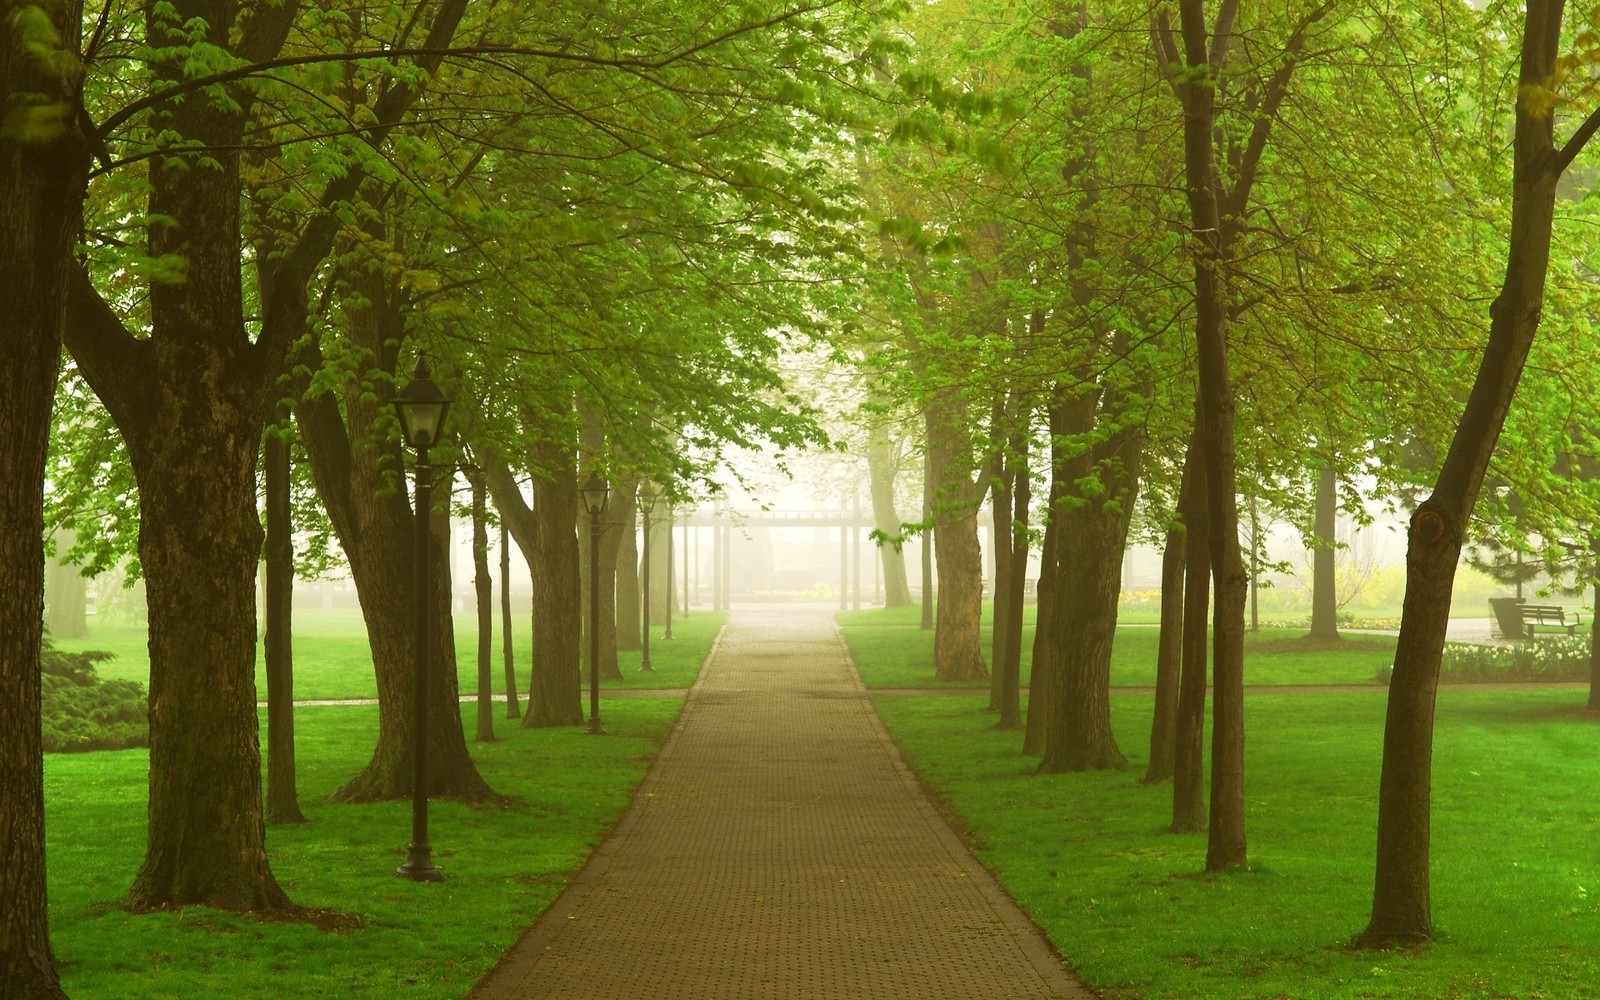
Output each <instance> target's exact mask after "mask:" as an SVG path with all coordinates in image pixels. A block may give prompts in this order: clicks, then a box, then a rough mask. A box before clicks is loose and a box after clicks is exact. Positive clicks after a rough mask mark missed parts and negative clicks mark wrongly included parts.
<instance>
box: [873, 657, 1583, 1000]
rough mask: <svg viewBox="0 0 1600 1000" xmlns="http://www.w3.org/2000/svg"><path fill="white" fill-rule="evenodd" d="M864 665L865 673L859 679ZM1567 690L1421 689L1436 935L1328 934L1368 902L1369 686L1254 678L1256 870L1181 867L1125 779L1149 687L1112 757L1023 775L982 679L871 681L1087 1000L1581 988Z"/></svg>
mask: <svg viewBox="0 0 1600 1000" xmlns="http://www.w3.org/2000/svg"><path fill="white" fill-rule="evenodd" d="M870 670H871V667H870V665H868V666H867V671H868V672H870ZM1581 697H1582V696H1581V694H1575V693H1574V692H1572V691H1569V690H1527V691H1512V692H1507V691H1492V692H1486V691H1450V692H1446V693H1443V694H1441V696H1440V704H1439V717H1438V718H1439V724H1438V740H1437V746H1436V752H1435V779H1434V821H1433V828H1434V838H1433V839H1434V845H1433V848H1434V849H1433V900H1434V916H1435V921H1436V925H1437V927H1438V929H1439V931H1440V933H1441V937H1440V939H1439V940H1438V941H1436V942H1434V943H1432V944H1429V945H1427V946H1424V947H1421V948H1417V949H1413V950H1408V951H1396V952H1364V951H1354V950H1350V949H1349V948H1348V947H1347V942H1348V941H1349V940H1350V939H1351V938H1352V937H1353V936H1354V935H1355V934H1356V933H1358V932H1359V931H1360V929H1361V928H1362V927H1363V926H1364V925H1365V922H1366V917H1367V915H1368V911H1369V909H1370V905H1371V885H1372V864H1373V861H1372V854H1373V843H1374V836H1375V834H1374V831H1375V825H1376V790H1377V777H1378V764H1379V755H1380V750H1381V744H1382V730H1383V712H1384V699H1383V698H1380V697H1374V696H1372V695H1369V694H1364V693H1357V694H1338V695H1319V696H1304V695H1300V696H1295V695H1287V694H1285V695H1257V696H1253V697H1251V698H1250V699H1249V700H1248V703H1247V708H1246V719H1247V727H1248V733H1249V742H1248V744H1247V774H1246V781H1247V790H1248V791H1247V794H1248V800H1247V808H1248V810H1249V813H1248V822H1249V834H1250V837H1251V859H1252V870H1250V871H1247V872H1239V873H1235V874H1229V875H1216V876H1208V875H1203V874H1201V869H1202V868H1203V867H1204V853H1205V837H1204V835H1203V834H1202V835H1189V836H1175V835H1172V834H1170V833H1167V832H1166V829H1165V828H1166V824H1167V822H1168V819H1169V818H1170V802H1171V786H1170V784H1161V785H1155V786H1146V785H1142V784H1140V781H1139V779H1140V777H1141V776H1142V773H1143V763H1144V761H1143V756H1144V755H1143V749H1144V747H1145V746H1146V744H1147V741H1148V726H1149V717H1150V708H1151V698H1150V697H1149V696H1148V695H1132V694H1123V695H1115V696H1113V699H1112V701H1113V721H1114V726H1115V730H1116V733H1117V737H1118V740H1119V743H1120V744H1121V746H1122V749H1123V751H1124V752H1125V753H1127V754H1128V756H1129V757H1130V759H1131V762H1130V766H1129V767H1128V768H1126V769H1124V770H1120V771H1111V772H1090V773H1083V774H1061V775H1035V774H1034V773H1033V770H1034V763H1035V761H1034V759H1033V758H1029V757H1024V756H1022V755H1021V754H1020V752H1019V747H1020V734H1018V733H1015V732H996V731H995V730H993V728H992V726H993V716H992V715H990V714H989V713H987V712H985V711H984V705H985V701H984V698H983V697H982V696H981V695H974V696H971V697H959V696H944V697H927V696H924V697H908V698H878V699H875V704H876V707H877V710H878V712H879V714H880V717H881V718H882V719H883V720H884V723H885V725H886V726H887V727H888V729H889V732H890V733H891V735H892V736H893V738H894V739H895V741H896V743H897V744H898V745H899V746H900V747H901V749H902V752H903V753H904V754H905V756H906V758H907V761H908V762H909V763H910V765H911V766H912V768H913V769H914V770H915V771H916V772H917V773H918V775H919V776H920V777H921V778H922V780H923V781H924V782H926V783H927V784H928V785H929V786H930V787H931V788H932V789H933V790H934V792H935V794H936V796H937V797H938V798H939V799H940V800H941V801H942V803H943V805H944V806H945V808H946V809H947V810H949V811H950V812H952V813H953V814H954V815H953V816H952V820H953V821H954V822H955V823H956V825H957V826H958V828H961V829H964V830H965V833H966V836H967V838H968V840H969V842H970V843H971V844H972V845H973V846H974V849H975V851H976V853H977V855H978V857H979V858H980V860H982V861H983V863H984V864H985V865H987V866H988V867H989V868H990V869H991V870H992V871H993V872H994V873H995V874H996V876H997V877H998V878H999V879H1000V881H1001V883H1002V884H1003V885H1004V886H1005V887H1006V890H1007V891H1008V892H1010V893H1011V895H1012V896H1013V898H1015V899H1016V900H1017V902H1018V903H1019V904H1020V905H1021V906H1022V907H1023V908H1024V910H1026V911H1027V912H1028V913H1029V915H1030V916H1031V917H1032V918H1033V919H1034V920H1035V921H1036V922H1037V923H1038V924H1039V925H1040V926H1041V927H1042V928H1043V929H1044V930H1045V932H1046V933H1047V934H1048V936H1049V937H1050V939H1051V940H1052V942H1053V943H1054V944H1055V945H1056V947H1057V948H1058V949H1059V950H1060V952H1061V954H1062V955H1063V956H1064V958H1065V960H1066V961H1067V963H1068V964H1069V965H1070V966H1071V967H1072V968H1073V969H1074V970H1075V971H1076V972H1077V973H1078V974H1079V975H1080V976H1082V977H1083V979H1084V981H1085V982H1086V983H1087V984H1088V985H1089V986H1090V987H1091V988H1094V989H1096V990H1098V991H1100V992H1101V993H1102V995H1103V996H1104V997H1106V998H1107V1000H1123V998H1138V1000H1168V998H1171V1000H1177V998H1186V1000H1187V998H1197V997H1204V998H1207V1000H1266V998H1294V1000H1335V998H1337V1000H1343V998H1415V1000H1424V998H1426V1000H1446V998H1491V997H1493V998H1507V997H1516V998H1521V1000H1539V998H1549V1000H1556V998H1560V1000H1578V998H1593V997H1600V949H1597V948H1596V944H1597V943H1600V891H1597V890H1600V850H1597V848H1596V847H1595V839H1594V825H1593V817H1594V815H1595V809H1594V804H1593V801H1594V789H1595V788H1596V787H1600V753H1597V744H1600V716H1597V715H1596V714H1595V713H1587V712H1584V711H1582V708H1581V705H1582V701H1581Z"/></svg>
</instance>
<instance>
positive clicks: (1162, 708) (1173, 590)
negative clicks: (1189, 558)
mask: <svg viewBox="0 0 1600 1000" xmlns="http://www.w3.org/2000/svg"><path fill="white" fill-rule="evenodd" d="M1179 493H1180V494H1181V493H1182V487H1181V486H1180V487H1179ZM1185 542H1186V533H1185V531H1184V530H1183V526H1182V525H1181V524H1174V525H1172V526H1171V527H1169V528H1168V529H1167V539H1166V544H1165V545H1164V546H1163V547H1162V550H1161V635H1160V638H1158V639H1157V640H1156V695H1155V706H1154V709H1153V711H1152V712H1151V718H1150V763H1149V764H1148V765H1147V766H1146V767H1145V772H1144V780H1145V783H1146V784H1155V783H1157V782H1161V781H1166V780H1167V779H1168V778H1170V777H1172V770H1173V766H1174V765H1173V748H1174V740H1175V738H1176V735H1177V720H1178V677H1179V675H1180V672H1181V665H1182V663H1183V571H1184V559H1183V555H1184V545H1185Z"/></svg>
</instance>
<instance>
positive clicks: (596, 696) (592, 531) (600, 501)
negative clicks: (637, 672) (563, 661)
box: [578, 472, 611, 736]
mask: <svg viewBox="0 0 1600 1000" xmlns="http://www.w3.org/2000/svg"><path fill="white" fill-rule="evenodd" d="M578 492H579V493H581V494H582V495H583V506H584V509H585V510H587V511H588V512H589V728H588V729H586V730H584V732H586V733H588V734H589V735H590V736H604V735H605V734H606V731H605V730H604V729H602V728H601V726H600V518H601V516H602V515H604V514H605V512H606V501H608V500H610V499H611V487H610V486H607V485H606V481H605V480H604V479H601V478H600V476H599V475H598V474H597V473H593V472H591V473H589V480H588V481H587V482H585V483H584V484H583V487H582V488H581V489H580V490H579V491H578Z"/></svg>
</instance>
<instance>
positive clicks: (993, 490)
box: [989, 398, 1016, 712]
mask: <svg viewBox="0 0 1600 1000" xmlns="http://www.w3.org/2000/svg"><path fill="white" fill-rule="evenodd" d="M1005 409H1006V407H1005V400H1004V398H1002V399H1001V400H999V401H998V402H996V404H995V408H994V413H993V414H992V416H991V419H990V421H989V434H990V438H991V440H993V441H995V442H996V445H995V447H996V449H997V450H1002V449H1003V446H1002V445H1001V444H999V442H1007V441H1009V439H1010V438H1011V435H1010V434H1008V433H1006V431H1005V428H1004V421H1005ZM991 464H992V468H991V470H990V474H989V482H990V485H989V518H990V520H991V522H992V523H993V525H994V531H993V533H992V538H993V544H992V546H991V547H992V548H993V550H994V551H993V553H992V556H993V559H994V602H993V604H994V627H993V628H992V629H990V631H989V662H990V663H993V664H994V670H992V671H990V673H989V711H991V712H998V711H1000V703H1001V701H1002V700H1003V698H1004V697H1005V695H1004V689H1005V682H1006V672H1005V663H1006V657H1007V652H1006V650H1007V648H1008V642H1009V640H1010V638H1011V636H1010V633H1009V632H1008V631H1007V630H1006V627H1005V623H1006V622H1007V621H1009V620H1010V608H1011V600H1012V597H1011V538H1012V532H1011V530H1010V528H1009V525H1010V523H1011V503H1012V497H1011V484H1012V482H1013V480H1015V479H1016V469H1015V467H1014V464H1013V463H1012V462H1010V461H1008V457H1007V456H1006V455H1004V454H999V455H997V456H996V458H995V459H994V461H993V462H992V463H991Z"/></svg>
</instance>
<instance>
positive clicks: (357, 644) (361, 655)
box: [55, 608, 727, 700]
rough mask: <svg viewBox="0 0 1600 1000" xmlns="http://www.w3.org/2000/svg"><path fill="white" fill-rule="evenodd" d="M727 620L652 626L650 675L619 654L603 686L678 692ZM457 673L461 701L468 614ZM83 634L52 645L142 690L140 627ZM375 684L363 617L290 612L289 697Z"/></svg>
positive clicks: (470, 664)
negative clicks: (95, 653) (613, 674)
mask: <svg viewBox="0 0 1600 1000" xmlns="http://www.w3.org/2000/svg"><path fill="white" fill-rule="evenodd" d="M726 619H727V615H726V614H724V613H722V612H712V611H696V612H694V613H693V614H691V615H690V616H689V617H687V618H684V617H682V616H681V615H680V616H674V618H673V622H672V631H673V636H674V638H673V639H672V640H671V641H667V640H664V639H662V638H661V632H662V628H661V623H659V622H655V623H652V627H651V639H650V662H651V666H652V667H653V668H654V670H653V671H652V672H651V673H641V672H639V669H638V667H639V652H638V651H637V650H632V651H629V650H623V651H622V653H621V654H620V660H619V662H620V665H621V668H622V678H623V679H622V681H621V682H620V684H619V682H616V681H602V682H601V686H602V687H608V688H609V687H623V688H641V689H645V688H657V689H659V688H679V687H688V686H689V685H690V684H692V683H694V678H695V675H696V674H697V673H698V672H699V670H700V664H701V662H702V661H703V660H704V659H705V654H706V650H707V649H708V648H709V646H710V641H711V639H712V638H713V637H714V636H715V635H716V634H717V632H718V630H720V629H721V628H722V623H723V622H724V621H725V620H726ZM498 622H499V619H498V617H497V618H496V626H495V627H496V632H495V638H494V692H495V694H496V695H497V696H501V695H504V693H505V691H504V685H505V666H504V660H503V659H502V655H503V654H502V653H501V651H500V633H499V631H498V630H499V624H498ZM455 625H456V629H455V632H456V674H457V677H458V678H459V683H460V686H461V693H462V694H468V695H470V694H474V693H476V692H477V690H478V661H477V656H478V633H477V623H476V620H475V619H474V618H473V617H472V616H471V614H469V613H463V614H457V615H456V617H455ZM89 628H90V631H89V635H88V636H87V637H85V638H82V639H70V640H68V639H60V640H56V641H55V645H56V647H57V648H58V649H61V650H62V651H64V652H78V651H80V650H85V649H103V650H106V651H108V652H110V653H113V654H115V656H116V658H115V659H113V660H111V661H109V662H107V663H103V664H100V665H99V667H98V670H99V673H100V675H101V676H102V677H107V678H126V679H128V680H135V681H138V682H139V683H141V684H146V685H148V683H149V679H150V650H149V646H148V642H149V639H148V634H147V632H146V629H145V626H144V625H142V624H139V625H129V624H112V623H102V622H97V621H94V620H93V619H91V620H90V626H89ZM513 629H514V631H513V632H512V640H513V642H514V644H515V646H516V661H517V690H518V691H519V692H520V693H521V694H522V695H523V696H526V694H527V691H528V682H529V674H528V671H529V663H530V659H529V655H530V654H529V649H530V645H529V643H530V636H529V634H528V617H527V616H526V615H521V616H519V617H518V618H517V620H516V622H515V624H514V626H513ZM264 656H265V650H264V649H263V648H262V644H261V643H259V642H258V643H257V644H256V690H257V691H258V692H261V693H262V695H261V696H262V697H265V696H266V695H265V692H266V690H267V682H266V672H265V667H264V665H263V662H262V659H263V657H264ZM376 693H377V683H376V681H375V680H374V679H373V673H372V653H371V650H370V647H369V646H368V645H367V637H366V630H365V626H364V625H363V624H362V620H361V613H360V612H359V611H356V610H324V609H321V608H315V609H299V608H297V609H296V610H295V613H294V694H295V698H296V699H298V700H317V699H326V698H372V697H375V696H376Z"/></svg>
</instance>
